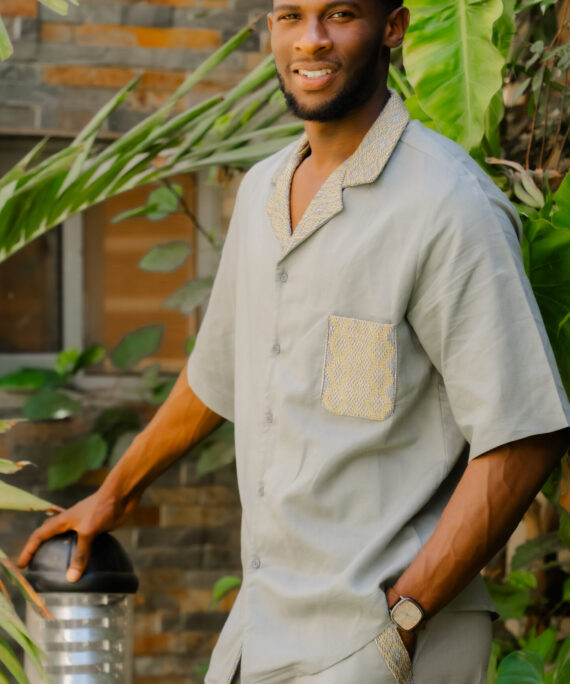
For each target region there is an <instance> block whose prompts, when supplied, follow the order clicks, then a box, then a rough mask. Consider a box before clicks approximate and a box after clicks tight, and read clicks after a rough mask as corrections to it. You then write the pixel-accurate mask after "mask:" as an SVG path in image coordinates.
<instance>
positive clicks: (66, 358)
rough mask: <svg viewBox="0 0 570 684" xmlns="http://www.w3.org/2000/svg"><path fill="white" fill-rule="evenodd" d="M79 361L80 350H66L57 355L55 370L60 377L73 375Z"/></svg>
mask: <svg viewBox="0 0 570 684" xmlns="http://www.w3.org/2000/svg"><path fill="white" fill-rule="evenodd" d="M78 359H79V349H64V350H63V351H62V352H60V353H59V354H58V355H57V358H56V360H55V370H56V372H57V373H59V375H67V374H68V373H71V371H72V370H73V368H74V366H75V364H76V363H77V361H78Z"/></svg>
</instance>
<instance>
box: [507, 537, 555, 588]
mask: <svg viewBox="0 0 570 684" xmlns="http://www.w3.org/2000/svg"><path fill="white" fill-rule="evenodd" d="M559 550H560V539H559V538H558V533H557V532H547V533H546V534H540V535H539V536H538V537H534V539H530V540H529V541H526V542H524V543H522V544H520V545H519V546H517V548H516V550H515V553H514V555H513V559H512V561H511V567H512V569H513V570H520V569H521V568H524V567H525V566H527V565H529V564H530V563H532V562H533V561H536V560H540V559H541V558H544V556H547V555H548V554H551V553H556V552H557V551H559ZM533 577H534V575H533Z"/></svg>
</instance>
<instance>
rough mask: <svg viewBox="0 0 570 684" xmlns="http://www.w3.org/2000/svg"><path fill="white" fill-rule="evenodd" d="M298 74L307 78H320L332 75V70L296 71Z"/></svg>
mask: <svg viewBox="0 0 570 684" xmlns="http://www.w3.org/2000/svg"><path fill="white" fill-rule="evenodd" d="M295 73H296V74H301V76H305V77H306V78H320V77H321V76H326V75H327V74H332V69H314V70H309V69H295Z"/></svg>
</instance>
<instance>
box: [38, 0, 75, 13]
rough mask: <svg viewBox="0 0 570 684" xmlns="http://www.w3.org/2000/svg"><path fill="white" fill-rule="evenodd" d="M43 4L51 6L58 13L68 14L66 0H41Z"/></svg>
mask: <svg viewBox="0 0 570 684" xmlns="http://www.w3.org/2000/svg"><path fill="white" fill-rule="evenodd" d="M39 2H41V3H42V5H45V6H46V7H49V9H50V10H52V11H53V12H56V13H57V14H61V15H66V14H67V11H68V9H69V7H68V5H67V2H66V0H39Z"/></svg>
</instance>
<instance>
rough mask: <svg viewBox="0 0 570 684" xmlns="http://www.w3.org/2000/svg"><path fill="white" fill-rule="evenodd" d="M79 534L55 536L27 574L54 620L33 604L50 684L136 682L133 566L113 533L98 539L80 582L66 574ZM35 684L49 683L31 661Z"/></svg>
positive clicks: (32, 621) (29, 620)
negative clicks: (134, 679) (133, 674)
mask: <svg viewBox="0 0 570 684" xmlns="http://www.w3.org/2000/svg"><path fill="white" fill-rule="evenodd" d="M76 543H77V540H76V536H75V533H66V534H63V535H59V536H57V537H52V538H51V539H49V540H48V541H46V542H44V543H43V544H42V545H41V546H40V548H39V549H38V551H37V552H36V554H35V556H34V558H33V559H32V561H31V563H30V565H29V568H28V571H27V573H26V576H27V578H28V580H29V582H30V584H31V585H32V587H33V588H34V589H35V590H36V591H37V592H38V594H39V595H40V597H41V599H42V600H43V601H44V603H45V605H46V607H47V608H48V610H49V611H50V612H51V614H52V615H53V617H54V620H46V619H44V618H43V617H41V616H40V615H39V614H38V613H37V612H36V611H35V610H34V609H33V608H32V607H31V606H30V605H29V604H28V606H27V609H26V610H27V612H26V624H27V626H28V629H29V631H30V633H31V636H32V639H33V640H34V641H35V642H36V644H37V645H38V646H39V647H40V648H41V649H42V651H43V652H44V654H45V658H44V661H43V662H44V666H45V669H46V671H47V674H48V675H49V678H50V681H51V684H131V682H132V655H133V652H132V649H133V595H134V593H135V592H136V590H137V587H138V580H137V577H136V575H135V574H134V571H133V566H132V563H131V561H130V559H129V557H128V555H127V554H126V552H125V550H124V549H123V547H122V546H121V545H120V544H119V542H118V541H117V540H116V539H115V538H114V537H112V536H111V535H110V534H101V535H99V536H98V537H96V538H95V539H94V540H93V544H92V547H91V556H90V557H89V561H88V563H87V567H86V568H85V571H84V573H83V575H82V576H81V578H80V579H79V580H78V581H77V582H68V581H67V579H66V571H67V568H68V567H69V563H70V560H71V559H72V558H73V555H74V553H75V548H76ZM25 668H26V674H27V675H28V678H29V680H30V683H31V684H44V680H42V679H41V678H40V677H39V676H38V674H37V672H36V670H35V668H34V667H33V664H32V663H31V662H29V661H28V659H26V665H25Z"/></svg>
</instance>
